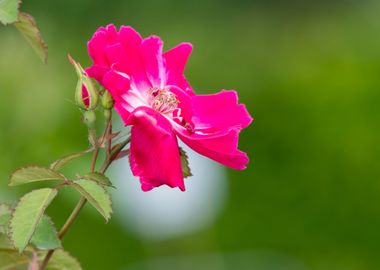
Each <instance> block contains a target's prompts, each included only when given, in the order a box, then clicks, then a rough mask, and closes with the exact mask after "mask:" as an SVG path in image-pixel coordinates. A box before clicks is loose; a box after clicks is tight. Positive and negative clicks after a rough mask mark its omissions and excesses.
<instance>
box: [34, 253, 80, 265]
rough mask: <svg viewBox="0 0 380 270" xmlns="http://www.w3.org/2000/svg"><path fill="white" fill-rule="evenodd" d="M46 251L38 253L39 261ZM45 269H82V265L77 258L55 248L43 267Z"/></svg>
mask: <svg viewBox="0 0 380 270" xmlns="http://www.w3.org/2000/svg"><path fill="white" fill-rule="evenodd" d="M45 255H46V252H44V253H39V256H38V257H39V259H40V261H42V260H43V258H44V257H45ZM45 269H46V270H82V267H81V265H80V263H79V262H78V260H77V259H76V258H74V257H73V256H71V255H70V254H69V253H68V252H66V251H64V250H62V249H57V250H56V251H55V252H54V255H53V257H52V258H51V259H50V261H49V264H48V265H47V267H46V268H45Z"/></svg>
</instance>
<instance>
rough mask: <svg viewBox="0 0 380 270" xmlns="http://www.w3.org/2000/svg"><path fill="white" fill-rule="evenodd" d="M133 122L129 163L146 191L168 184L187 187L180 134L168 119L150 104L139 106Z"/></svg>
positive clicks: (129, 121)
mask: <svg viewBox="0 0 380 270" xmlns="http://www.w3.org/2000/svg"><path fill="white" fill-rule="evenodd" d="M127 124H129V125H132V130H131V145H130V164H131V169H132V173H133V175H135V176H138V177H139V178H140V182H141V187H142V189H143V190H144V191H148V190H151V189H152V188H154V187H159V186H161V185H168V186H170V187H173V188H174V187H179V188H180V189H181V190H182V191H184V190H185V186H184V181H183V175H182V168H181V160H180V153H179V148H178V143H177V138H176V136H175V134H174V133H173V130H172V126H171V124H170V123H169V121H168V120H167V119H166V118H165V117H163V116H162V115H161V114H159V113H157V112H156V111H154V110H152V109H150V108H148V107H139V108H137V109H136V110H135V111H134V112H133V113H132V114H131V116H130V118H129V119H128V122H127Z"/></svg>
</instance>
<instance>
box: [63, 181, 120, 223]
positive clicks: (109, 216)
mask: <svg viewBox="0 0 380 270" xmlns="http://www.w3.org/2000/svg"><path fill="white" fill-rule="evenodd" d="M78 181H90V182H93V183H95V184H96V185H98V186H99V187H100V188H101V189H103V190H104V192H105V193H106V194H107V195H108V196H107V199H108V201H109V204H110V206H111V211H110V212H109V214H108V215H107V214H106V213H105V212H104V211H103V209H102V207H101V206H100V205H99V204H98V202H97V201H96V200H95V199H93V200H89V199H88V198H93V197H92V196H91V195H90V194H89V193H88V192H87V191H86V190H85V189H84V188H83V187H82V186H81V185H79V184H77V182H78ZM70 185H71V186H74V188H76V189H77V190H78V191H79V193H81V192H80V191H82V192H83V193H84V194H86V195H88V197H87V196H84V195H83V194H82V193H81V194H82V195H83V196H84V197H85V198H86V199H87V200H88V201H90V203H91V204H92V203H95V204H96V205H97V206H98V207H95V209H96V210H97V211H98V212H100V214H101V215H102V216H103V217H104V219H105V220H106V222H108V221H109V220H110V218H111V215H112V214H113V209H112V200H111V196H110V194H109V192H108V191H107V190H106V189H105V188H104V186H103V185H100V184H99V183H98V182H96V181H93V180H87V179H80V180H75V181H73V182H70ZM99 209H101V211H100V210H99Z"/></svg>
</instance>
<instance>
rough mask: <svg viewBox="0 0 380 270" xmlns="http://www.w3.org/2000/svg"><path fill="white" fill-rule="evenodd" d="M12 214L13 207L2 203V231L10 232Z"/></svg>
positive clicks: (0, 223) (0, 208) (0, 229)
mask: <svg viewBox="0 0 380 270" xmlns="http://www.w3.org/2000/svg"><path fill="white" fill-rule="evenodd" d="M11 216H12V209H11V208H10V206H8V205H6V204H0V233H5V234H7V233H8V224H9V220H10V219H11Z"/></svg>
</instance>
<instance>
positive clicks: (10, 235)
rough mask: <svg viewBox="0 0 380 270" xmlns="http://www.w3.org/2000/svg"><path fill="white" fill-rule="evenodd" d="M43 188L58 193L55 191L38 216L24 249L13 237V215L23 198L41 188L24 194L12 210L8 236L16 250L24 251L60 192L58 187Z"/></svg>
mask: <svg viewBox="0 0 380 270" xmlns="http://www.w3.org/2000/svg"><path fill="white" fill-rule="evenodd" d="M42 189H50V190H52V191H53V190H54V191H55V192H56V193H55V195H54V196H53V197H52V198H51V199H50V202H49V203H47V204H46V206H45V207H44V208H43V211H41V214H40V216H39V218H38V221H37V225H36V226H35V228H34V230H33V232H32V233H31V234H30V237H29V239H28V240H27V243H26V244H25V245H24V248H23V249H22V250H20V249H18V248H17V247H16V245H15V243H14V240H13V237H12V233H13V227H12V221H13V217H14V215H15V212H16V209H17V207H18V206H19V204H20V203H21V202H22V200H23V199H24V198H25V197H26V196H27V195H28V194H30V193H32V192H33V191H36V190H41V189H36V190H33V191H31V192H28V193H26V194H24V196H22V197H21V198H20V200H19V201H18V203H17V205H16V207H15V208H14V209H13V211H12V217H11V220H10V222H9V232H8V238H9V240H10V241H11V244H12V245H13V247H14V248H15V249H16V250H18V251H19V253H22V251H23V250H24V249H25V247H26V246H27V245H28V243H29V242H30V240H31V239H32V237H33V234H34V232H35V231H36V228H37V226H38V224H39V223H40V221H41V219H42V216H43V215H44V213H45V210H46V208H47V207H48V206H49V205H50V203H51V202H52V201H53V199H54V198H55V197H56V196H57V193H58V190H56V189H52V188H42Z"/></svg>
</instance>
